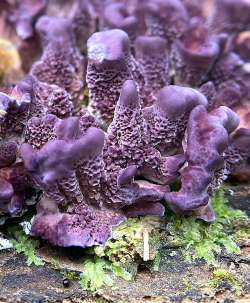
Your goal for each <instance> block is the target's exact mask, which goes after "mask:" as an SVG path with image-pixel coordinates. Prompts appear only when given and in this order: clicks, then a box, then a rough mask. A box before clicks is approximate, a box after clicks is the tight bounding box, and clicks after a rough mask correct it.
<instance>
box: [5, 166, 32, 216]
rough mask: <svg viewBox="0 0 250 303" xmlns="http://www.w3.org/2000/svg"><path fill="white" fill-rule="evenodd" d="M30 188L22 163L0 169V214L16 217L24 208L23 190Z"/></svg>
mask: <svg viewBox="0 0 250 303" xmlns="http://www.w3.org/2000/svg"><path fill="white" fill-rule="evenodd" d="M29 186H30V182H29V179H28V175H27V171H26V169H25V168H24V166H23V163H16V164H13V165H11V166H9V167H4V168H1V169H0V213H4V214H8V215H11V216H16V215H18V214H20V213H21V212H22V210H23V208H24V206H25V200H24V198H25V190H26V189H27V188H28V187H29Z"/></svg>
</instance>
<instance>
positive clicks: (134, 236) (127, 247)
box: [94, 217, 162, 278]
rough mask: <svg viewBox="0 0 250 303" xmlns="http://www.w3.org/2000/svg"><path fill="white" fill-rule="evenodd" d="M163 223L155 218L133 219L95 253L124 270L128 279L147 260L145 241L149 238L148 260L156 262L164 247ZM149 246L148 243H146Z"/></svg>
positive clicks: (114, 232) (117, 230)
mask: <svg viewBox="0 0 250 303" xmlns="http://www.w3.org/2000/svg"><path fill="white" fill-rule="evenodd" d="M160 224H161V222H160V221H159V219H157V218H154V217H145V218H132V219H128V220H127V221H126V222H124V223H123V224H121V225H120V226H118V227H117V228H116V229H115V230H114V231H113V234H112V239H111V240H109V241H108V242H107V243H106V245H105V246H103V247H102V246H97V247H95V248H94V253H95V254H96V255H97V256H99V257H105V258H107V259H108V260H109V261H110V262H111V264H112V265H113V266H117V267H118V268H123V271H124V273H125V272H126V273H127V274H126V275H125V276H126V277H127V278H128V277H129V276H130V278H132V277H133V276H135V274H136V272H137V267H138V264H139V263H141V261H142V260H143V259H145V248H144V245H145V241H147V239H146V238H147V237H148V247H149V250H148V251H146V253H148V256H146V259H147V260H154V259H155V257H156V255H157V254H158V252H159V248H160V247H161V245H162V241H161V240H162V239H161V233H160V232H159V231H160ZM146 244H147V243H146Z"/></svg>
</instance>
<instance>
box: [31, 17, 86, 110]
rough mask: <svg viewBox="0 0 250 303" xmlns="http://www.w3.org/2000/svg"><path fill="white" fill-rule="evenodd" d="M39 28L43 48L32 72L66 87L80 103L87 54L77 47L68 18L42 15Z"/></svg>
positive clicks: (76, 103)
mask: <svg viewBox="0 0 250 303" xmlns="http://www.w3.org/2000/svg"><path fill="white" fill-rule="evenodd" d="M36 30H37V32H38V33H39V36H40V37H41V40H42V44H43V46H44V52H43V55H42V57H41V58H40V60H39V61H37V62H35V63H34V64H33V66H32V68H31V75H33V76H34V77H36V78H37V79H38V80H39V81H41V82H45V83H47V84H53V85H58V86H59V87H61V88H64V89H65V90H66V91H67V92H68V93H69V94H70V95H71V97H72V101H73V103H74V105H75V106H76V107H77V106H78V103H79V100H78V99H79V96H80V93H81V92H82V89H83V86H84V82H83V79H84V72H85V71H84V69H85V64H84V58H83V57H82V56H81V55H80V52H79V50H78V49H77V47H76V43H75V38H74V34H73V29H72V23H71V21H70V20H69V19H67V18H63V17H48V16H43V17H41V18H40V19H39V20H38V22H37V24H36Z"/></svg>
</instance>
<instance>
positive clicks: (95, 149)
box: [21, 118, 104, 188]
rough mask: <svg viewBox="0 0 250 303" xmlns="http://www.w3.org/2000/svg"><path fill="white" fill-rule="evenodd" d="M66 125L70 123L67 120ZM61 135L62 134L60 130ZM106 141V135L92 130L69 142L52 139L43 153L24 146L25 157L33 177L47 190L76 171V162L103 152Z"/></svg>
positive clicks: (41, 150) (22, 152)
mask: <svg viewBox="0 0 250 303" xmlns="http://www.w3.org/2000/svg"><path fill="white" fill-rule="evenodd" d="M68 119H70V120H69V121H70V122H69V123H73V124H75V123H76V122H75V118H68ZM66 122H68V121H67V119H66ZM59 123H60V122H59ZM58 127H59V128H60V127H62V126H61V125H59V126H58ZM67 127H69V126H67ZM58 132H59V133H60V131H59V130H58ZM71 135H72V129H71ZM103 140H104V134H103V132H102V131H101V130H99V129H95V128H90V129H89V130H88V131H87V132H86V134H85V135H84V136H83V137H80V138H79V139H75V138H71V139H69V138H68V136H66V139H57V140H51V141H49V142H47V143H46V144H45V145H44V146H43V147H42V148H41V149H40V150H39V151H35V150H34V149H33V148H32V147H31V145H29V144H27V143H25V144H23V145H22V146H21V156H22V158H23V160H24V163H25V167H26V168H27V169H28V171H29V172H30V173H31V174H32V173H34V176H35V178H36V177H37V180H38V183H40V184H41V186H42V187H43V186H44V187H45V188H46V187H47V186H49V185H50V184H54V182H56V181H60V180H61V179H63V178H65V177H68V176H69V175H70V174H71V173H72V172H73V170H74V168H75V165H76V163H77V162H78V161H80V160H81V159H87V158H88V157H90V156H92V155H94V154H96V153H100V152H101V149H102V146H101V145H102V144H103V142H101V141H103ZM98 144H99V145H98Z"/></svg>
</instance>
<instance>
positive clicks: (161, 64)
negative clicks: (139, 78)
mask: <svg viewBox="0 0 250 303" xmlns="http://www.w3.org/2000/svg"><path fill="white" fill-rule="evenodd" d="M135 53H136V60H137V61H138V65H139V69H140V73H141V74H142V75H143V83H142V84H141V86H142V88H140V93H141V95H142V97H143V101H144V102H143V103H144V106H149V105H152V104H153V102H154V101H155V99H156V96H157V94H158V92H159V90H160V89H161V88H162V87H164V86H165V85H167V84H169V82H170V79H169V54H168V53H167V45H166V40H165V39H163V38H160V37H150V36H149V37H148V36H140V37H138V38H137V39H136V40H135Z"/></svg>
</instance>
